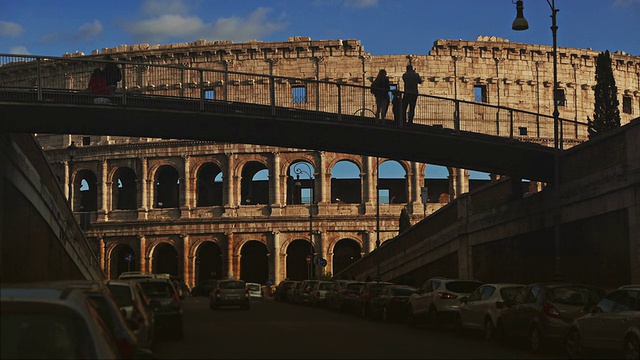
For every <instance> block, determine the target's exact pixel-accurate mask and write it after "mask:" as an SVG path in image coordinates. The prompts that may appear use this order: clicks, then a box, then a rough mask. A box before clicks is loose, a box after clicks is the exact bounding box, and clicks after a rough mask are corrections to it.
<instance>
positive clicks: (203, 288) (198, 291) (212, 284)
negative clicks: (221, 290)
mask: <svg viewBox="0 0 640 360" xmlns="http://www.w3.org/2000/svg"><path fill="white" fill-rule="evenodd" d="M218 281H220V280H218V279H208V280H205V281H204V282H202V283H200V285H196V286H194V287H193V289H191V296H206V297H209V294H210V293H211V292H212V291H213V289H215V288H216V286H217V285H218Z"/></svg>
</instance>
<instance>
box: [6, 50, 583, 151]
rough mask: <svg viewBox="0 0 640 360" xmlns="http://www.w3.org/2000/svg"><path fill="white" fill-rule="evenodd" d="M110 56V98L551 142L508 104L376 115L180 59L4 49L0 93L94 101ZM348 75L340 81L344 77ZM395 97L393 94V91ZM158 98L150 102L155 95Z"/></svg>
mask: <svg viewBox="0 0 640 360" xmlns="http://www.w3.org/2000/svg"><path fill="white" fill-rule="evenodd" d="M108 62H114V63H116V64H117V65H118V66H119V67H120V68H121V70H122V75H123V76H122V81H121V82H120V83H119V85H118V89H117V90H116V92H115V94H112V95H111V96H104V98H108V99H109V100H110V102H111V105H120V106H140V107H144V106H150V107H153V108H177V109H184V110H194V111H223V112H225V111H226V112H229V113H250V114H252V115H263V116H283V117H292V118H296V117H297V118H300V119H304V120H316V121H343V120H345V119H349V120H350V121H358V122H359V123H361V124H365V125H372V126H394V127H401V126H404V127H407V126H408V127H411V128H413V129H419V128H420V127H421V126H429V127H430V128H443V129H450V130H453V131H465V132H474V133H482V134H488V135H495V136H501V137H506V138H509V139H518V140H522V141H535V142H540V143H543V144H545V145H549V144H552V143H553V133H554V130H553V129H554V119H553V117H552V116H549V115H542V114H537V113H534V112H529V111H523V110H518V109H513V108H507V107H503V106H496V105H491V104H486V103H476V102H470V101H465V100H459V99H450V98H445V97H439V96H433V95H425V94H420V95H419V98H418V101H417V107H416V112H415V117H414V120H413V123H412V124H406V123H404V122H400V121H397V120H396V119H394V115H393V114H394V111H393V106H392V105H389V110H388V113H387V116H386V119H385V120H378V119H376V118H375V107H376V105H375V99H374V97H373V95H372V94H371V92H370V90H371V88H370V87H367V86H362V85H356V84H351V83H346V79H339V81H322V80H317V79H315V78H314V77H311V78H292V77H284V76H275V75H265V74H253V73H242V72H236V71H228V70H213V69H205V68H193V67H188V66H182V65H169V64H153V63H135V62H122V61H105V60H103V59H102V58H92V57H83V58H72V57H68V58H67V57H65V58H60V57H42V56H27V55H8V54H0V99H2V100H13V101H37V102H64V103H78V102H80V103H89V104H90V103H92V102H93V101H95V98H96V97H97V96H95V95H93V94H91V92H90V90H89V89H88V83H89V79H90V78H91V74H92V72H93V70H94V69H95V68H104V66H105V65H106V64H107V63H108ZM342 80H343V81H342ZM389 95H390V97H391V93H390V94H389ZM151 100H152V101H153V102H150V101H151ZM560 130H561V136H562V138H561V139H573V140H578V141H581V140H586V139H587V138H588V133H587V124H586V123H580V122H576V121H574V120H567V119H560Z"/></svg>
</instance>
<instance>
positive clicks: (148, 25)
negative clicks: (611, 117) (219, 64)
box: [0, 0, 640, 178]
mask: <svg viewBox="0 0 640 360" xmlns="http://www.w3.org/2000/svg"><path fill="white" fill-rule="evenodd" d="M549 1H551V0H549ZM555 5H556V8H558V9H560V12H559V13H558V16H557V23H558V46H560V47H576V48H592V49H594V50H598V51H604V50H609V51H612V52H613V51H617V50H622V51H625V52H626V53H628V54H633V55H638V56H640V0H555ZM550 15H551V8H550V6H549V4H548V3H547V1H546V0H524V16H525V18H526V19H527V20H528V22H529V27H530V28H529V29H528V30H526V31H513V30H511V24H512V22H513V20H514V19H515V16H516V7H515V5H514V4H513V3H512V1H511V0H446V1H445V0H440V1H433V0H271V1H268V0H262V1H250V0H232V1H230V0H110V1H93V0H0V53H12V54H25V55H26V54H30V55H47V56H61V55H62V54H64V53H72V52H75V51H81V52H84V53H85V54H90V53H91V52H92V51H93V50H100V49H102V48H109V47H116V46H119V45H134V44H145V43H146V44H151V45H153V44H171V43H177V42H191V41H195V40H197V39H205V40H210V41H212V40H232V41H234V42H243V41H247V40H251V39H257V40H260V41H286V40H287V39H288V38H289V37H290V36H309V37H311V39H313V40H325V39H358V40H360V41H361V42H362V45H363V46H364V47H365V50H366V51H368V52H370V53H371V54H373V55H384V54H426V53H428V52H429V50H430V49H431V47H432V45H433V42H434V41H435V40H437V39H463V40H475V39H476V38H477V37H478V36H481V35H482V36H497V37H501V38H505V39H509V40H510V41H513V42H523V43H531V44H542V45H552V34H551V30H550V26H551V18H550ZM437 168H439V167H436V166H430V167H428V175H429V172H430V171H431V170H433V177H445V176H446V174H445V172H444V171H442V169H437ZM429 169H431V170H429ZM430 176H431V175H430ZM472 178H485V177H484V176H481V175H478V174H475V173H472Z"/></svg>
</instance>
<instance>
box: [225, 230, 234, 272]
mask: <svg viewBox="0 0 640 360" xmlns="http://www.w3.org/2000/svg"><path fill="white" fill-rule="evenodd" d="M225 235H226V236H227V278H229V279H231V278H235V274H234V271H235V270H236V269H234V263H233V255H234V254H233V246H234V243H233V233H232V232H228V233H225Z"/></svg>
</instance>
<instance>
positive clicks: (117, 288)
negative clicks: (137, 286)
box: [108, 284, 133, 307]
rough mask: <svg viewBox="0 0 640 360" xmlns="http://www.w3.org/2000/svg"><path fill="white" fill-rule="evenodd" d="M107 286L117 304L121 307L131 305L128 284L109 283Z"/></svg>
mask: <svg viewBox="0 0 640 360" xmlns="http://www.w3.org/2000/svg"><path fill="white" fill-rule="evenodd" d="M108 287H109V291H111V294H112V295H113V298H114V299H115V300H116V304H118V306H120V307H122V306H131V305H133V299H132V297H131V289H130V288H129V287H128V286H123V285H114V284H109V285H108Z"/></svg>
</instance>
